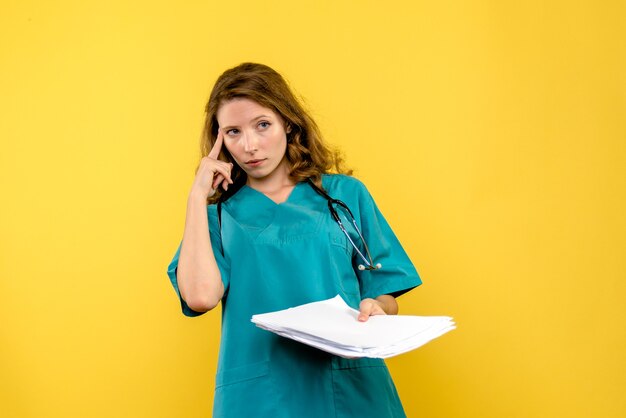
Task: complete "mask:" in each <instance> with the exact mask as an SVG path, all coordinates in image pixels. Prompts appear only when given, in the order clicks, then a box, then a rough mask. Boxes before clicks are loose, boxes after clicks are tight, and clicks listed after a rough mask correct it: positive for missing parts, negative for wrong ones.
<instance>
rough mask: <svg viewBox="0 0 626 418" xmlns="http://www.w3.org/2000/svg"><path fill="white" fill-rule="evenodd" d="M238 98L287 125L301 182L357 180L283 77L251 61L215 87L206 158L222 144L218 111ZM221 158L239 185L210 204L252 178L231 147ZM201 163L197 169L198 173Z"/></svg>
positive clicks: (293, 171) (291, 160) (203, 149)
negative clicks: (332, 176)
mask: <svg viewBox="0 0 626 418" xmlns="http://www.w3.org/2000/svg"><path fill="white" fill-rule="evenodd" d="M235 98H246V99H250V100H253V101H255V102H256V103H258V104H260V105H261V106H263V107H266V108H269V109H272V110H273V111H274V112H276V113H278V114H279V115H280V116H281V117H282V118H283V120H284V121H285V125H286V128H287V127H290V128H291V131H290V132H289V133H287V150H286V157H287V163H288V166H289V176H290V177H291V178H292V179H293V180H294V181H295V182H300V181H304V180H306V179H309V178H310V179H311V180H313V182H314V183H315V184H316V185H318V186H319V187H321V176H322V174H329V173H340V174H347V175H351V174H352V170H350V169H347V168H346V167H345V166H344V161H343V157H342V155H341V152H340V151H339V150H338V149H336V148H331V147H329V146H328V145H327V144H326V143H325V142H324V139H323V138H322V134H321V132H320V129H319V127H318V126H317V124H316V123H315V121H314V120H313V118H312V117H311V116H310V115H309V113H308V112H307V111H306V110H305V109H304V107H303V105H302V104H301V103H300V101H299V100H298V99H297V98H296V96H295V95H294V94H293V92H292V91H291V89H290V88H289V86H288V84H287V82H286V81H285V80H284V79H283V77H282V76H281V75H280V74H279V73H277V72H276V71H274V70H273V69H272V68H270V67H268V66H267V65H263V64H257V63H251V62H246V63H243V64H240V65H238V66H236V67H234V68H231V69H229V70H226V71H225V72H224V73H223V74H222V75H221V76H219V78H218V79H217V81H216V82H215V85H214V86H213V90H212V91H211V95H210V97H209V101H208V102H207V104H206V107H205V112H206V118H205V122H204V128H203V132H202V138H201V141H200V153H201V157H200V158H201V159H202V158H203V157H205V156H207V155H208V154H209V151H210V150H211V148H212V147H213V144H215V141H216V139H217V131H218V128H219V124H218V122H217V111H218V109H219V108H220V106H221V105H222V104H223V103H226V102H228V101H229V100H232V99H235ZM220 159H221V160H224V161H227V162H232V163H233V170H232V173H231V178H232V179H233V182H234V184H233V185H231V186H230V187H229V188H228V192H224V191H223V190H221V189H219V188H218V190H217V191H216V193H215V194H214V195H213V196H211V197H209V198H208V199H207V203H209V204H210V203H216V202H217V201H219V200H220V199H222V200H226V199H227V198H228V197H230V196H231V195H232V194H234V193H235V192H236V191H237V190H238V189H239V188H240V187H241V186H243V185H244V184H245V183H246V179H247V176H246V173H245V171H243V170H242V169H241V168H240V167H239V166H238V165H237V163H236V162H235V160H234V159H233V158H232V156H231V155H230V153H229V152H228V150H227V149H226V147H222V152H221V153H220ZM199 167H200V164H199V163H198V166H197V167H196V172H197V171H198V169H199Z"/></svg>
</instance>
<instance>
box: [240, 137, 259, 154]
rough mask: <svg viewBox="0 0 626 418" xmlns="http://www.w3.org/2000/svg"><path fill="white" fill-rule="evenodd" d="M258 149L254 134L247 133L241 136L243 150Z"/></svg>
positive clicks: (252, 150)
mask: <svg viewBox="0 0 626 418" xmlns="http://www.w3.org/2000/svg"><path fill="white" fill-rule="evenodd" d="M258 149H259V141H258V139H257V137H256V135H255V134H253V133H248V134H245V135H244V138H243V150H244V151H245V152H254V151H256V150H258Z"/></svg>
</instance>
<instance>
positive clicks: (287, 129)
mask: <svg viewBox="0 0 626 418" xmlns="http://www.w3.org/2000/svg"><path fill="white" fill-rule="evenodd" d="M285 132H286V133H288V134H290V133H291V125H290V124H287V126H286V127H285Z"/></svg>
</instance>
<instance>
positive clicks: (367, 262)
mask: <svg viewBox="0 0 626 418" xmlns="http://www.w3.org/2000/svg"><path fill="white" fill-rule="evenodd" d="M307 182H308V183H309V185H310V186H311V187H312V188H313V190H315V191H316V192H317V194H319V195H320V196H322V197H323V198H324V199H326V201H327V202H328V211H329V212H330V214H331V216H332V217H333V219H334V220H335V222H337V225H339V228H341V231H342V232H343V233H344V235H345V236H346V238H348V241H350V244H352V247H353V248H354V250H355V251H356V252H357V254H358V255H359V257H361V260H363V263H364V264H359V265H358V266H357V267H358V269H359V270H361V271H363V270H378V269H380V268H382V264H380V263H376V264H374V260H373V259H372V255H371V254H370V250H369V248H367V244H366V243H365V238H363V234H362V233H361V230H360V229H359V227H358V226H357V224H356V219H354V215H353V214H352V211H351V210H350V208H349V207H348V205H346V204H345V203H344V202H342V201H341V200H339V199H333V198H332V197H330V196H329V195H328V193H326V192H325V191H324V190H322V189H321V188H319V187H318V186H317V185H316V184H315V183H313V181H312V180H311V179H307ZM230 195H232V194H230ZM334 205H338V206H340V207H341V208H343V209H345V211H346V212H347V213H348V214H349V215H350V218H351V220H352V225H354V229H355V230H356V232H357V234H359V238H361V242H362V243H363V248H364V249H365V255H363V253H362V252H361V250H359V248H358V247H357V245H356V244H355V243H354V241H353V240H352V238H351V237H350V234H348V231H346V228H345V227H344V226H343V222H342V221H341V218H340V217H339V213H337V210H336V209H335V207H334ZM217 218H218V222H219V225H220V228H221V227H222V199H220V200H218V202H217ZM366 256H367V258H366Z"/></svg>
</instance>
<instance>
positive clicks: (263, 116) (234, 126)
mask: <svg viewBox="0 0 626 418" xmlns="http://www.w3.org/2000/svg"><path fill="white" fill-rule="evenodd" d="M269 117H270V116H267V115H259V116H257V117H255V118H252V119H250V122H254V121H256V120H258V119H261V118H269ZM232 128H237V125H230V126H224V127H223V128H222V129H223V130H224V131H227V130H229V129H232Z"/></svg>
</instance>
